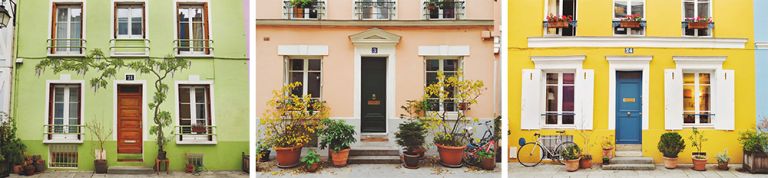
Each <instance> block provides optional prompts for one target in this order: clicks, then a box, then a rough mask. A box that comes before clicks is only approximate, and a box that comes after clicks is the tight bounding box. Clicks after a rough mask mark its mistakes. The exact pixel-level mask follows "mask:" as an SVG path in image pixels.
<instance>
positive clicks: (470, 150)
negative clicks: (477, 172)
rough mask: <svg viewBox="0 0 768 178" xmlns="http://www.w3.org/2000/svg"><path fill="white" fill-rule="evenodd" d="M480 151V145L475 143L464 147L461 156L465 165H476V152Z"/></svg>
mask: <svg viewBox="0 0 768 178" xmlns="http://www.w3.org/2000/svg"><path fill="white" fill-rule="evenodd" d="M478 151H480V147H479V146H477V145H475V144H469V145H468V146H467V148H466V149H464V156H463V158H462V161H464V163H465V164H467V165H476V164H477V163H478V161H477V152H478Z"/></svg>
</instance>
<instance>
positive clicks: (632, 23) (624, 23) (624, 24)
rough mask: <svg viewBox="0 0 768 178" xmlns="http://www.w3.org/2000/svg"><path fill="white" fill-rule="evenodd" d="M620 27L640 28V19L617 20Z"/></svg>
mask: <svg viewBox="0 0 768 178" xmlns="http://www.w3.org/2000/svg"><path fill="white" fill-rule="evenodd" d="M619 27H621V28H640V21H621V22H619Z"/></svg>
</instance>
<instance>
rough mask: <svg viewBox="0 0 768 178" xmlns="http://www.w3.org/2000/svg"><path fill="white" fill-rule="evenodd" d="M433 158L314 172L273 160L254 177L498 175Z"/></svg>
mask: <svg viewBox="0 0 768 178" xmlns="http://www.w3.org/2000/svg"><path fill="white" fill-rule="evenodd" d="M435 162H436V161H435V160H434V159H433V158H432V159H428V161H423V162H422V164H421V166H420V168H419V169H407V168H404V167H402V166H400V165H397V164H350V165H347V166H346V167H341V168H337V167H333V166H331V165H330V164H328V163H325V164H324V165H323V166H322V167H321V168H320V170H318V171H317V172H315V173H307V172H304V170H303V169H302V168H292V169H280V168H277V167H276V166H275V163H274V162H267V163H262V165H261V167H262V169H265V170H266V171H262V172H256V177H258V178H265V177H270V178H271V177H278V178H299V177H311V178H433V177H434V178H443V177H446V178H447V177H465V178H470V177H471V178H481V177H490V178H497V177H501V167H500V166H501V164H497V167H496V169H495V170H493V171H486V170H480V169H478V168H475V167H469V168H467V167H462V168H446V167H443V166H440V165H439V164H435Z"/></svg>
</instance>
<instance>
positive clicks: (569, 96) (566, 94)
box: [563, 86, 575, 111]
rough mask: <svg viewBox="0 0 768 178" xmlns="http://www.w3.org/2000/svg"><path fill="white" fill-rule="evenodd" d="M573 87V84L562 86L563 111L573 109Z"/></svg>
mask: <svg viewBox="0 0 768 178" xmlns="http://www.w3.org/2000/svg"><path fill="white" fill-rule="evenodd" d="M574 88H575V87H573V86H563V111H573V106H574Z"/></svg>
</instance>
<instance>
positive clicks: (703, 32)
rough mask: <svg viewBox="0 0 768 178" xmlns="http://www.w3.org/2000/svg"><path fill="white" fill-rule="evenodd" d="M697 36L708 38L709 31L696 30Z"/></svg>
mask: <svg viewBox="0 0 768 178" xmlns="http://www.w3.org/2000/svg"><path fill="white" fill-rule="evenodd" d="M697 31H699V36H709V29H698V30H697Z"/></svg>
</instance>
